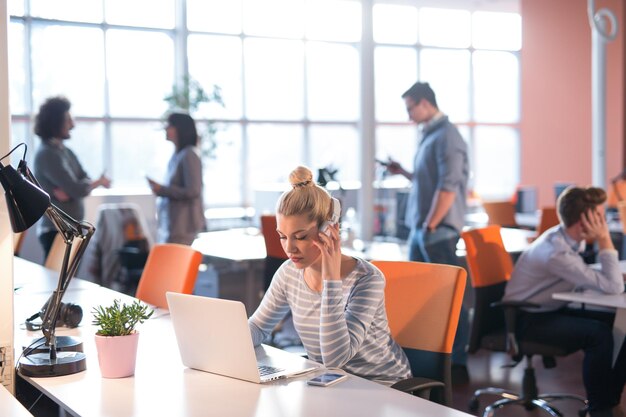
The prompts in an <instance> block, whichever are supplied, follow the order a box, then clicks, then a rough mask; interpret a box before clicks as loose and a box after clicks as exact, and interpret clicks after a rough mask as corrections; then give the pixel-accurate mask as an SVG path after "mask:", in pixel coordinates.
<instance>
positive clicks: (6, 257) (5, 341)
mask: <svg viewBox="0 0 626 417" xmlns="http://www.w3.org/2000/svg"><path fill="white" fill-rule="evenodd" d="M8 21H9V19H8V15H7V3H6V2H5V1H0V92H2V93H0V156H3V155H5V154H6V153H7V152H8V151H9V146H10V140H9V138H10V137H11V123H10V120H11V116H10V112H9V94H8V91H9V64H8V60H9V54H8V45H9V42H8V40H7V37H8ZM8 162H9V161H7V160H5V161H3V163H5V164H8ZM0 188H1V187H0ZM2 195H3V196H4V191H2ZM0 200H1V202H0V317H2V320H0V347H5V348H8V351H9V353H10V354H11V357H13V233H11V226H10V224H9V217H8V215H7V209H6V203H5V200H4V197H2V198H0ZM9 365H10V366H11V367H12V366H13V361H12V360H11V361H10V362H9ZM8 374H9V375H11V376H12V372H8ZM5 385H7V388H9V391H11V392H13V383H12V378H11V382H10V383H5Z"/></svg>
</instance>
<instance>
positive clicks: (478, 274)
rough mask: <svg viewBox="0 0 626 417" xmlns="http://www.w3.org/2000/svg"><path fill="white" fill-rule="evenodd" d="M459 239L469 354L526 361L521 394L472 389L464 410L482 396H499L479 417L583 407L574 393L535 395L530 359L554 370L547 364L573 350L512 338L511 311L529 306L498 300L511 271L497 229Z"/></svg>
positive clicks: (467, 233) (473, 406) (472, 407)
mask: <svg viewBox="0 0 626 417" xmlns="http://www.w3.org/2000/svg"><path fill="white" fill-rule="evenodd" d="M461 238H463V240H464V241H465V247H466V250H467V255H466V260H467V265H468V267H469V271H470V278H471V282H472V287H473V289H474V316H473V319H472V326H471V330H470V340H469V348H468V351H469V353H475V352H476V351H478V350H479V349H487V350H491V351H496V352H507V353H509V355H511V358H512V359H513V360H514V365H516V364H517V363H519V361H521V360H522V359H523V358H526V368H525V369H524V378H523V382H522V390H523V392H514V391H511V390H507V389H503V388H494V387H489V388H483V389H478V390H476V391H475V392H474V395H473V396H472V398H471V399H470V404H469V408H470V410H471V411H474V412H475V411H477V410H478V400H479V397H480V396H481V395H483V394H488V395H496V396H500V397H501V398H502V399H500V400H498V401H496V402H494V403H492V404H489V405H488V406H487V407H486V408H485V411H484V414H483V416H492V415H493V413H494V412H495V410H497V409H500V408H502V407H504V406H507V405H511V404H518V405H522V406H524V407H525V408H526V409H527V410H530V409H532V408H535V407H539V408H542V409H544V410H545V411H547V412H548V413H550V415H562V414H560V412H558V410H556V409H555V408H554V407H553V406H552V405H551V404H550V402H551V401H554V400H562V399H574V400H577V401H580V402H582V404H583V406H584V405H586V400H585V399H584V398H582V397H579V396H577V395H570V394H539V393H538V388H537V381H536V378H535V371H534V368H533V365H532V356H534V355H540V356H542V357H544V365H545V366H546V367H552V366H555V365H554V364H553V363H554V357H555V356H567V355H569V354H571V353H573V352H572V351H566V350H564V349H562V348H560V347H555V346H552V345H548V344H545V343H542V342H541V341H539V340H529V341H525V340H523V339H518V338H517V336H516V334H515V329H516V324H515V321H516V317H517V312H518V310H519V309H520V308H523V307H531V306H533V305H532V304H531V303H526V302H504V301H501V300H502V297H503V295H504V289H505V287H506V284H507V282H508V281H509V279H510V278H511V273H512V272H513V262H512V260H511V257H510V255H509V254H508V253H507V252H506V249H505V248H504V243H503V242H502V236H501V235H500V226H487V227H485V228H480V229H473V230H468V231H465V232H463V233H461ZM514 365H512V366H514ZM507 366H511V365H507Z"/></svg>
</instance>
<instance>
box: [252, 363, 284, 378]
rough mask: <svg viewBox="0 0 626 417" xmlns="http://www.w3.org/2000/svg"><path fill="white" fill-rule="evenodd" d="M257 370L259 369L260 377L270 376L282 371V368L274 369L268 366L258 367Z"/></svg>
mask: <svg viewBox="0 0 626 417" xmlns="http://www.w3.org/2000/svg"><path fill="white" fill-rule="evenodd" d="M258 368H259V375H261V376H266V375H271V374H275V373H278V372H282V371H284V369H282V368H276V367H274V366H268V365H258Z"/></svg>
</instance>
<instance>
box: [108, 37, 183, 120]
mask: <svg viewBox="0 0 626 417" xmlns="http://www.w3.org/2000/svg"><path fill="white" fill-rule="evenodd" d="M107 69H108V77H109V102H110V112H111V114H112V115H115V116H146V117H160V116H161V115H162V114H163V113H164V112H165V110H166V109H167V105H166V103H165V101H163V98H164V97H165V96H166V95H167V94H169V93H170V92H171V90H172V84H173V80H174V42H173V41H172V39H171V38H170V37H169V36H167V35H164V34H162V33H154V32H138V31H130V30H109V31H108V32H107Z"/></svg>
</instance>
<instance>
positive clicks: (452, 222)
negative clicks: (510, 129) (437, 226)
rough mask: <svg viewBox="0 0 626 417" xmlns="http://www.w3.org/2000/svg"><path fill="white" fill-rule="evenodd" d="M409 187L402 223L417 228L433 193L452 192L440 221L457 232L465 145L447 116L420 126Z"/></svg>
mask: <svg viewBox="0 0 626 417" xmlns="http://www.w3.org/2000/svg"><path fill="white" fill-rule="evenodd" d="M413 165H414V167H413V179H412V187H411V191H410V194H409V198H408V200H407V208H406V217H405V219H406V220H405V222H406V225H407V227H409V228H421V227H422V224H423V223H424V222H425V221H426V217H427V216H428V212H429V211H430V207H431V205H432V203H433V197H434V196H435V192H437V191H439V190H444V191H453V192H454V193H455V197H454V203H453V204H452V207H450V210H449V211H448V213H446V215H445V216H444V218H443V219H442V221H441V225H446V226H450V227H452V228H454V229H455V230H456V231H457V232H460V231H461V230H462V228H463V225H464V224H465V218H464V216H465V208H466V203H465V197H466V193H467V179H468V176H469V162H468V157H467V144H466V143H465V141H464V140H463V138H462V137H461V134H460V133H459V131H458V130H457V128H456V127H455V126H454V125H453V124H452V123H450V121H449V120H448V117H447V116H442V117H440V118H438V119H437V120H434V121H433V122H431V123H429V124H428V125H426V126H424V129H423V139H422V141H421V142H420V144H419V147H418V149H417V152H416V154H415V160H414V164H413Z"/></svg>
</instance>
